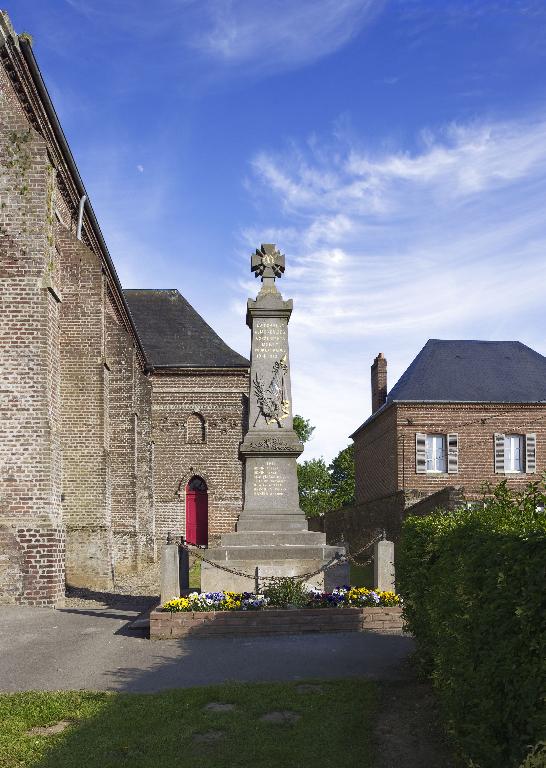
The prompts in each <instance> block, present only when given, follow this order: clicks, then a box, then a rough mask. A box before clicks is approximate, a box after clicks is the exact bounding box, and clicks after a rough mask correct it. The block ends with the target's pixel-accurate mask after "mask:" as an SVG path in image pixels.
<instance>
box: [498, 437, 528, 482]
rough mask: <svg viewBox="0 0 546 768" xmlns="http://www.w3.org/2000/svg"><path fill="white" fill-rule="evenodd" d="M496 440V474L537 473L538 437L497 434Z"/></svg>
mask: <svg viewBox="0 0 546 768" xmlns="http://www.w3.org/2000/svg"><path fill="white" fill-rule="evenodd" d="M494 440H495V472H496V473H497V474H518V473H527V474H531V475H532V474H534V473H535V472H536V471H537V436H536V434H535V433H534V432H529V433H528V434H526V435H505V434H503V433H500V432H497V433H496V434H495V437H494Z"/></svg>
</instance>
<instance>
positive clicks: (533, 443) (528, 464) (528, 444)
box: [525, 432, 537, 475]
mask: <svg viewBox="0 0 546 768" xmlns="http://www.w3.org/2000/svg"><path fill="white" fill-rule="evenodd" d="M525 471H526V472H527V473H528V474H530V475H533V474H534V473H535V472H536V471H537V436H536V434H535V433H534V432H529V433H528V434H527V435H525Z"/></svg>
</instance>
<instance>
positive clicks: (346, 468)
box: [328, 443, 355, 509]
mask: <svg viewBox="0 0 546 768" xmlns="http://www.w3.org/2000/svg"><path fill="white" fill-rule="evenodd" d="M328 471H329V472H330V477H331V481H332V504H333V506H332V509H338V508H339V507H345V506H347V505H348V504H354V501H355V448H354V443H351V445H348V446H347V448H344V449H343V450H342V451H340V452H339V453H338V455H337V456H336V457H335V459H334V460H333V461H332V463H331V464H330V466H329V467H328Z"/></svg>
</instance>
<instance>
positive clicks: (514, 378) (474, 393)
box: [351, 339, 546, 438]
mask: <svg viewBox="0 0 546 768" xmlns="http://www.w3.org/2000/svg"><path fill="white" fill-rule="evenodd" d="M394 402H418V403H426V402H437V403H546V357H543V356H542V355H539V353H538V352H535V351H534V349H531V348H530V347H527V346H525V344H522V343H521V342H520V341H442V340H441V339H429V340H428V341H427V343H426V344H425V346H424V347H423V349H422V350H421V351H420V352H419V354H418V355H417V357H416V358H415V360H414V361H413V362H412V363H411V365H410V366H409V367H408V368H407V370H406V371H405V373H403V374H402V376H401V377H400V378H399V380H398V381H397V382H396V384H395V385H394V387H393V388H392V389H391V390H390V392H389V393H388V395H387V400H386V402H385V403H384V405H382V406H381V408H378V410H377V411H375V413H372V415H371V416H370V417H369V418H368V419H366V421H365V422H364V423H363V424H361V425H360V427H358V429H357V430H355V432H353V434H352V435H351V437H353V438H354V437H355V435H356V434H357V433H358V432H360V430H361V429H363V428H364V427H365V426H367V425H368V424H370V423H371V422H372V421H374V420H375V418H376V417H377V416H378V415H379V414H380V413H383V411H385V410H386V409H387V408H388V407H389V406H390V405H391V404H392V403H394Z"/></svg>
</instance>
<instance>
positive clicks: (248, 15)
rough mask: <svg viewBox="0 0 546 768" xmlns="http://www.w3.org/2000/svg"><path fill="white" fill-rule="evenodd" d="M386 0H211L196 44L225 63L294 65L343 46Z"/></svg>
mask: <svg viewBox="0 0 546 768" xmlns="http://www.w3.org/2000/svg"><path fill="white" fill-rule="evenodd" d="M383 5H384V2H383V0H298V1H297V2H294V0H253V1H252V2H247V1H246V0H212V1H211V2H210V3H208V4H206V6H205V7H206V11H207V19H206V22H205V24H203V25H202V26H201V28H200V31H199V32H198V33H195V34H194V37H193V45H194V46H195V47H196V48H197V49H199V50H200V51H201V52H202V53H204V54H206V55H207V56H209V57H211V58H212V59H215V60H217V61H220V62H222V63H224V64H226V63H227V64H243V63H247V64H248V63H250V62H252V67H253V68H254V71H256V70H258V71H260V72H263V71H271V70H278V69H285V68H291V67H293V66H297V65H301V64H307V63H309V62H312V61H316V60H317V59H320V58H322V57H324V56H327V55H328V54H331V53H333V52H334V51H336V50H338V49H339V48H341V47H342V46H343V45H345V44H346V43H348V42H349V41H350V40H351V39H352V38H354V37H355V36H356V35H357V34H358V33H359V32H360V30H361V29H362V27H363V26H364V25H365V24H367V23H369V22H370V21H371V20H372V19H373V18H374V17H375V16H376V15H377V13H378V12H380V10H381V9H382V7H383Z"/></svg>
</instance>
